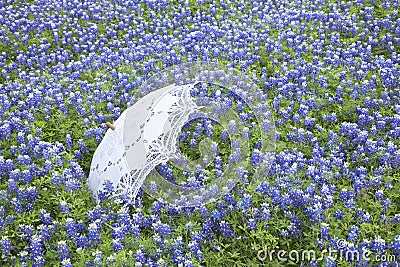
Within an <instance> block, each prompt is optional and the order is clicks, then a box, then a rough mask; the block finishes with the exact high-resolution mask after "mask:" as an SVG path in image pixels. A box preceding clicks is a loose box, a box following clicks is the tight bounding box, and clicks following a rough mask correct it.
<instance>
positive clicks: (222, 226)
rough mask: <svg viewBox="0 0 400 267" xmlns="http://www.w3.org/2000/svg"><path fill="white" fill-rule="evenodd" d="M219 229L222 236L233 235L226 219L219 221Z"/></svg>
mask: <svg viewBox="0 0 400 267" xmlns="http://www.w3.org/2000/svg"><path fill="white" fill-rule="evenodd" d="M219 230H220V232H221V234H222V235H223V236H224V237H228V238H229V237H235V236H236V235H235V233H234V232H233V231H232V230H231V228H230V226H229V224H228V223H227V222H226V221H221V222H220V223H219Z"/></svg>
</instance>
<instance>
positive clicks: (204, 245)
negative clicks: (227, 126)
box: [0, 0, 400, 266]
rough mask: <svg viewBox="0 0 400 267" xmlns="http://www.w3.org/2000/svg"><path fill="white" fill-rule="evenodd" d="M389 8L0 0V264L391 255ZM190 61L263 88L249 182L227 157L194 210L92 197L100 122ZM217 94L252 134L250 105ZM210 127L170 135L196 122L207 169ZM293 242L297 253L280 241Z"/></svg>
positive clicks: (203, 176) (227, 1)
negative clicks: (269, 127)
mask: <svg viewBox="0 0 400 267" xmlns="http://www.w3.org/2000/svg"><path fill="white" fill-rule="evenodd" d="M399 6H400V2H399V1H398V0H384V1H381V0H353V1H351V0H331V1H324V0H315V1H311V0H303V1H299V0H270V1H261V0H248V1H244V0H223V1H217V0H198V1H194V0H185V1H182V0H181V1H178V0H145V1H139V0H80V1H78V0H63V1H61V0H54V1H46V0H26V1H23V0H2V1H1V2H0V70H1V74H0V249H1V259H0V266H398V263H397V262H398V261H400V181H399V180H400V173H399V167H400V150H399V146H400V90H399V85H400V70H399V63H400V48H399V44H400V18H399V12H398V10H399ZM195 61H202V62H209V63H213V62H217V63H218V64H222V65H224V66H229V67H233V68H235V69H237V70H238V71H240V72H243V73H244V74H245V75H247V76H248V77H250V78H251V79H252V81H253V82H254V83H255V84H257V85H258V87H259V88H260V89H261V90H262V91H263V92H264V94H265V98H266V101H267V103H268V105H269V110H270V111H271V114H272V117H273V120H274V124H275V131H276V135H275V144H276V148H275V157H274V160H273V164H272V166H271V168H270V173H269V174H268V175H266V176H265V177H264V179H263V182H262V183H261V184H259V185H257V187H256V188H253V187H250V186H249V183H250V181H251V179H252V170H251V168H248V169H244V170H242V171H241V172H238V173H237V175H238V178H239V181H238V183H237V184H236V185H235V186H234V188H233V189H232V190H231V191H230V192H226V193H225V194H224V195H223V196H222V197H221V198H220V199H218V200H217V201H214V202H212V203H208V204H207V205H203V206H198V207H179V206H174V205H169V204H165V203H163V202H162V201H160V200H157V199H154V198H152V197H151V196H149V195H148V194H147V193H146V192H140V193H139V197H138V198H137V200H136V202H135V203H133V204H129V205H125V204H126V203H118V202H114V201H112V200H111V199H110V198H109V196H110V194H111V191H112V188H109V187H106V190H105V191H104V192H102V194H101V195H100V199H101V201H100V203H99V204H96V202H95V201H94V199H93V195H92V192H91V191H90V190H89V188H88V186H87V179H88V175H89V171H90V164H91V159H92V156H93V153H94V151H95V150H96V148H97V146H98V144H99V143H100V142H101V140H102V138H103V136H104V134H105V131H106V130H107V126H106V125H105V122H106V121H111V122H112V121H114V120H116V119H117V118H118V117H119V115H120V114H121V113H122V112H123V111H124V110H125V109H126V108H127V107H128V106H129V105H131V104H132V103H134V102H135V101H136V100H137V99H135V97H134V93H135V91H136V90H137V89H138V88H140V86H141V84H142V83H143V82H144V81H146V80H147V79H148V78H149V77H151V76H152V75H154V74H155V73H158V72H160V71H162V70H164V69H166V68H168V67H170V66H173V65H178V64H180V63H184V62H195ZM230 104H232V102H230ZM235 107H236V108H238V109H239V110H240V112H239V113H240V115H241V116H240V119H241V120H242V121H243V123H245V124H246V123H247V124H248V125H247V126H248V128H247V130H246V133H245V134H244V135H245V136H246V138H249V139H250V144H251V145H252V146H253V148H254V147H255V148H257V144H258V143H257V142H258V136H257V134H256V133H254V132H251V129H252V125H253V124H252V123H250V121H249V120H248V118H249V116H250V115H249V114H250V113H249V112H250V111H249V110H248V109H246V108H241V107H238V104H235ZM224 131H225V130H224V129H221V128H220V127H217V126H215V127H214V126H213V125H210V124H207V123H201V122H196V123H194V124H193V125H191V127H189V126H188V127H186V128H185V129H182V132H183V133H184V134H183V135H182V136H183V137H182V136H181V143H180V148H181V149H182V150H184V151H185V153H186V154H187V155H188V156H192V157H194V158H195V157H198V141H199V140H198V138H200V136H204V135H208V136H211V137H212V138H213V140H215V142H217V143H218V148H219V151H218V153H219V154H218V157H216V158H215V160H214V163H213V164H214V165H212V166H213V168H214V169H218V166H222V165H223V164H224V163H226V162H229V161H230V160H233V159H232V156H231V154H230V153H231V152H230V146H229V140H228V139H229V138H227V137H226V135H225V134H224ZM254 151H256V152H257V151H258V150H257V149H256V150H254ZM262 156H263V155H260V153H253V154H251V166H253V167H254V166H255V165H257V164H258V162H259V161H260V158H262ZM159 172H160V173H162V174H163V175H165V176H166V178H167V179H169V180H171V181H177V182H178V181H180V182H182V180H183V183H185V179H186V180H187V181H186V182H187V183H193V184H197V182H207V180H208V179H211V178H209V177H208V178H207V173H205V172H201V171H199V172H196V173H195V174H193V176H191V177H189V178H188V177H181V176H179V175H174V172H173V171H172V169H171V168H169V167H168V166H159ZM196 181H197V182H196ZM279 250H281V251H284V252H286V254H285V253H284V252H282V253H280V254H279V253H277V251H279ZM304 250H310V251H313V252H314V253H315V256H314V257H305V258H302V257H299V256H297V257H296V253H289V252H293V251H296V252H298V253H299V254H300V255H301V254H302V253H301V252H302V251H304ZM274 251H275V254H273V253H274ZM332 251H337V252H336V253H327V252H332ZM349 255H353V257H350V256H349ZM354 255H356V256H357V257H354ZM359 255H363V256H366V257H360V256H359ZM289 256H290V257H289Z"/></svg>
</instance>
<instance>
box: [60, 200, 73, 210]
mask: <svg viewBox="0 0 400 267" xmlns="http://www.w3.org/2000/svg"><path fill="white" fill-rule="evenodd" d="M59 207H60V212H61V213H69V212H71V210H70V208H69V205H68V203H67V202H66V201H61V202H60V204H59Z"/></svg>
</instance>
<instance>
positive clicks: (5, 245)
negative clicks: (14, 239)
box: [0, 236, 14, 255]
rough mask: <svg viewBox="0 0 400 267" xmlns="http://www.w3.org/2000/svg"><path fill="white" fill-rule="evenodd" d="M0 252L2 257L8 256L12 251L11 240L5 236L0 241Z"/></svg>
mask: <svg viewBox="0 0 400 267" xmlns="http://www.w3.org/2000/svg"><path fill="white" fill-rule="evenodd" d="M0 247H1V252H2V254H3V255H8V254H9V253H10V251H11V250H13V249H14V247H13V246H12V243H11V240H10V239H9V238H8V237H7V236H3V237H2V238H1V240H0Z"/></svg>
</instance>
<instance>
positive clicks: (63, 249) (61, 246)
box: [57, 241, 69, 261]
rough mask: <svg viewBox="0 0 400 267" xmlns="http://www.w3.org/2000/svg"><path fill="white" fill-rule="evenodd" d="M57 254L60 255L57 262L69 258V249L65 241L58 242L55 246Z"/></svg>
mask: <svg viewBox="0 0 400 267" xmlns="http://www.w3.org/2000/svg"><path fill="white" fill-rule="evenodd" d="M57 253H58V254H59V255H60V257H59V260H60V261H62V260H64V259H68V258H69V249H68V245H67V242H66V241H59V242H58V245H57Z"/></svg>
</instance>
